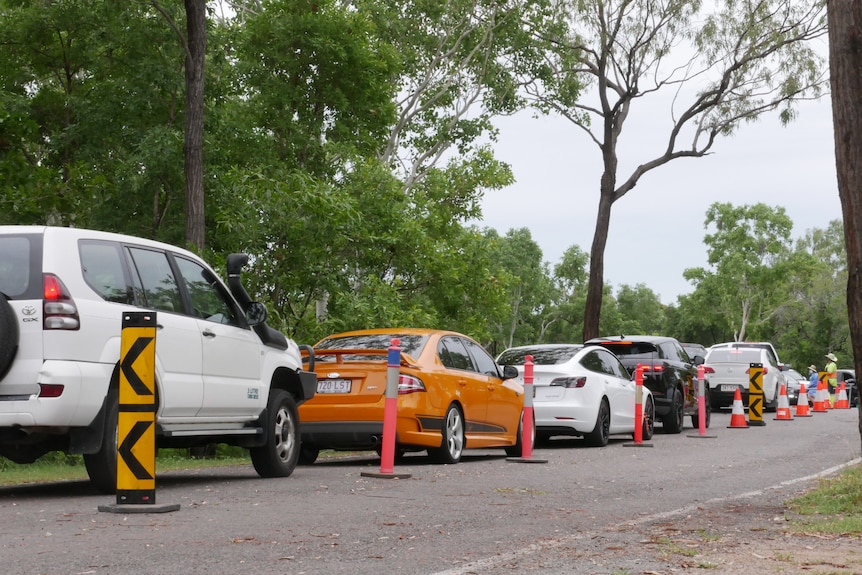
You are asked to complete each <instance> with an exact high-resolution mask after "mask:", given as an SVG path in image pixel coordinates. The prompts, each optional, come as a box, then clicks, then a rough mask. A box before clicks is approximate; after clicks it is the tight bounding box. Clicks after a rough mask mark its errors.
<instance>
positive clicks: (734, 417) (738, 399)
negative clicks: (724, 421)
mask: <svg viewBox="0 0 862 575" xmlns="http://www.w3.org/2000/svg"><path fill="white" fill-rule="evenodd" d="M727 428H728V429H733V428H736V429H748V421H746V419H745V408H743V407H742V392H740V391H739V388H738V387H737V388H736V393H734V394H733V409H732V410H731V412H730V425H728V426H727Z"/></svg>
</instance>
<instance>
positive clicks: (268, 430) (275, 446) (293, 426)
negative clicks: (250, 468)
mask: <svg viewBox="0 0 862 575" xmlns="http://www.w3.org/2000/svg"><path fill="white" fill-rule="evenodd" d="M266 411H267V414H266V426H267V427H265V428H264V430H263V432H264V433H265V434H266V443H264V444H263V445H261V446H260V447H253V448H252V449H251V450H250V452H251V463H252V465H254V469H255V471H257V474H258V475H260V476H261V477H287V476H289V475H290V474H291V473H293V470H294V468H296V463H297V461H298V460H299V447H300V443H299V414H298V412H297V409H296V401H294V399H293V397H292V396H291V395H290V394H289V393H287V392H286V391H284V390H282V389H273V390H272V392H271V393H270V395H269V403H268V404H267V407H266Z"/></svg>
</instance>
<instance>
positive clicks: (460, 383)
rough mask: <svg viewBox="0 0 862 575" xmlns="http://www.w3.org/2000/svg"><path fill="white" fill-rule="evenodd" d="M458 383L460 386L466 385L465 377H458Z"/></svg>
mask: <svg viewBox="0 0 862 575" xmlns="http://www.w3.org/2000/svg"><path fill="white" fill-rule="evenodd" d="M458 385H460V386H461V387H466V386H467V380H466V379H459V380H458Z"/></svg>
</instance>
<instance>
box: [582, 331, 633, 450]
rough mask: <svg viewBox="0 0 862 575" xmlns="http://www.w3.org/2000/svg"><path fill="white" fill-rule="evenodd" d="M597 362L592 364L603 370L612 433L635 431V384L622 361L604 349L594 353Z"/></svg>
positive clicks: (602, 375)
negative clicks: (621, 430)
mask: <svg viewBox="0 0 862 575" xmlns="http://www.w3.org/2000/svg"><path fill="white" fill-rule="evenodd" d="M592 353H595V354H596V356H597V358H596V359H597V361H595V362H592V364H595V365H596V366H597V367H598V369H600V370H601V375H600V376H599V377H602V379H603V381H604V384H605V393H607V396H608V401H609V403H610V408H611V432H612V433H614V432H615V430H619V429H625V430H629V429H634V419H635V382H634V381H633V380H632V379H631V378H630V377H629V376H628V375H629V374H628V370H626V368H625V367H623V364H622V363H620V360H619V359H618V358H617V357H616V356H615V355H614V354H612V353H610V352H609V351H608V350H606V349H604V348H596V349H595V350H593V351H592Z"/></svg>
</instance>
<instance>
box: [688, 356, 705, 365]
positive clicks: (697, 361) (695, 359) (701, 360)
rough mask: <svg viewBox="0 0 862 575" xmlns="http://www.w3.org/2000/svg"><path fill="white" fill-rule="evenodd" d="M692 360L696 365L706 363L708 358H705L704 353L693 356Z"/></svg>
mask: <svg viewBox="0 0 862 575" xmlns="http://www.w3.org/2000/svg"><path fill="white" fill-rule="evenodd" d="M691 362H692V363H693V364H694V365H703V364H704V363H706V359H704V357H703V356H702V355H696V356H694V357H693V358H691Z"/></svg>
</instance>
